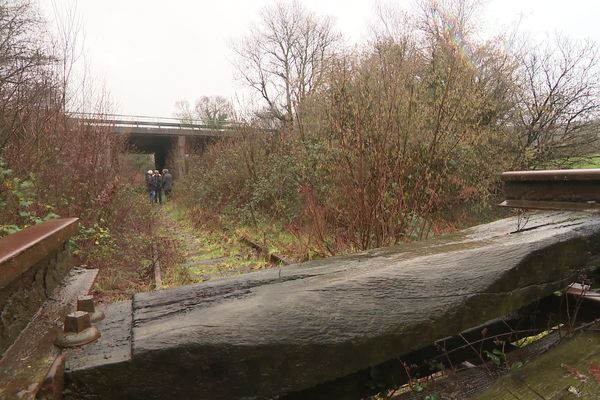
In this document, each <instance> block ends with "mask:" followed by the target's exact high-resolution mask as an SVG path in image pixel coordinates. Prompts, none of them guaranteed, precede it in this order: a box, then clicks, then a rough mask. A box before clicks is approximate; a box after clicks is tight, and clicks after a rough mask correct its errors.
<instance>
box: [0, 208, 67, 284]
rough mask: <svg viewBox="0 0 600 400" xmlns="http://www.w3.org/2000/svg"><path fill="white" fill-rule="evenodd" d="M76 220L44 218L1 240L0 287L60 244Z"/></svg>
mask: <svg viewBox="0 0 600 400" xmlns="http://www.w3.org/2000/svg"><path fill="white" fill-rule="evenodd" d="M77 221H78V219H77V218H62V219H54V220H50V221H45V222H42V223H41V224H38V225H34V226H31V227H29V228H27V229H25V230H22V231H20V232H17V233H15V234H13V235H10V236H7V237H4V238H2V239H0V289H2V288H5V287H6V286H8V285H9V284H10V283H11V282H13V281H14V280H15V279H17V278H18V277H19V276H20V275H21V274H23V273H24V272H25V271H27V270H28V269H30V268H31V267H32V266H33V265H35V264H36V263H38V262H40V261H41V260H42V259H44V258H45V257H47V256H48V255H49V254H50V253H52V252H54V251H56V250H58V249H59V248H60V246H63V245H64V243H65V242H66V241H67V240H68V239H69V238H70V237H71V236H73V235H74V234H75V232H76V231H77V226H78V224H77Z"/></svg>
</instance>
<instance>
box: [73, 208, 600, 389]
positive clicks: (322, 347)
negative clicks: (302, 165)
mask: <svg viewBox="0 0 600 400" xmlns="http://www.w3.org/2000/svg"><path fill="white" fill-rule="evenodd" d="M519 221H522V220H519V219H518V218H517V217H515V218H508V219H504V220H501V221H497V222H494V223H491V224H486V225H481V226H478V227H474V228H470V229H467V230H464V231H461V232H458V233H456V234H452V235H448V236H444V237H440V238H437V239H435V240H431V241H427V242H420V243H411V244H407V245H402V246H397V247H393V248H386V249H378V250H373V251H369V252H363V253H359V254H354V255H351V256H344V257H334V258H330V259H324V260H318V261H313V262H308V263H304V264H297V265H292V266H288V267H284V268H281V269H278V270H268V271H261V272H256V273H251V274H248V275H245V276H241V277H236V278H233V279H226V280H221V281H213V282H208V283H204V284H199V285H192V286H185V287H179V288H175V289H170V290H162V291H158V292H152V293H142V294H137V295H135V296H134V299H133V301H132V306H131V309H129V308H128V307H127V306H113V307H111V308H109V309H108V310H107V314H108V318H107V322H106V324H107V325H105V326H103V325H102V324H100V325H99V328H100V329H101V330H102V331H103V337H105V336H106V335H113V331H114V332H116V333H118V334H117V336H119V337H120V338H121V339H119V340H118V341H117V342H118V343H119V344H118V345H116V346H115V348H116V350H115V351H116V352H117V353H118V354H125V353H123V352H122V350H123V348H125V347H127V344H128V345H129V348H130V349H131V353H130V354H129V356H124V357H122V356H113V355H112V354H111V348H112V346H113V345H112V344H111V343H110V342H106V343H105V342H102V339H101V341H99V342H98V344H97V345H95V346H91V347H86V348H84V349H83V350H80V351H78V352H73V353H70V354H68V355H67V385H68V387H69V393H70V394H69V396H71V397H70V398H77V399H95V398H102V399H167V398H177V399H235V398H240V399H266V398H274V397H277V396H281V395H285V394H286V393H291V392H297V391H301V390H304V389H307V388H310V387H313V386H315V385H317V384H319V383H323V382H326V381H331V380H333V379H336V378H339V377H343V376H346V375H349V374H351V373H353V372H355V371H358V370H362V369H365V368H368V367H369V366H373V365H377V364H380V363H382V362H385V361H386V360H390V359H393V358H395V357H398V356H400V355H403V354H406V353H408V352H410V351H414V350H417V349H419V348H422V347H425V346H427V345H429V344H431V343H433V342H434V341H436V340H438V339H440V338H443V337H446V336H451V335H455V334H457V333H459V332H461V331H463V330H465V329H467V328H469V327H473V326H476V325H478V324H480V323H483V322H485V321H488V320H490V319H493V318H496V317H500V316H502V315H505V314H507V313H508V312H510V311H512V310H515V309H517V308H520V307H522V306H524V305H526V304H529V303H531V302H532V301H535V300H537V299H539V298H542V297H544V296H547V295H548V294H550V293H552V292H553V291H555V290H559V289H562V288H564V287H566V286H567V285H568V284H569V283H570V282H571V281H572V280H573V279H574V277H576V276H577V275H578V274H580V273H582V272H586V271H591V270H594V269H595V268H596V267H597V266H598V265H600V215H599V214H596V213H573V212H568V213H567V212H554V213H540V214H533V215H531V216H530V218H529V220H528V222H527V224H526V226H524V227H522V226H521V227H519V226H518V225H519ZM518 228H521V229H520V230H518ZM111 313H113V316H112V317H111V316H110V314H111ZM111 318H112V319H111ZM129 318H131V329H130V330H128V327H127V323H126V322H123V323H122V324H115V322H114V321H128V320H129ZM110 321H113V322H110ZM109 324H112V325H109ZM100 353H105V354H107V358H106V359H105V361H106V362H102V359H101V358H99V357H98V354H100ZM98 360H100V362H98Z"/></svg>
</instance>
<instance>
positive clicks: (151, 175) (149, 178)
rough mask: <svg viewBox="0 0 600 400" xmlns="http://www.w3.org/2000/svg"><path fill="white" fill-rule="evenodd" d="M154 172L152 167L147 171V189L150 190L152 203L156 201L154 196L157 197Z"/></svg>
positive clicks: (149, 194)
mask: <svg viewBox="0 0 600 400" xmlns="http://www.w3.org/2000/svg"><path fill="white" fill-rule="evenodd" d="M153 179H154V172H152V170H151V169H149V170H148V172H146V190H147V191H148V199H149V200H150V203H154V197H155V195H156V194H155V192H154V182H153Z"/></svg>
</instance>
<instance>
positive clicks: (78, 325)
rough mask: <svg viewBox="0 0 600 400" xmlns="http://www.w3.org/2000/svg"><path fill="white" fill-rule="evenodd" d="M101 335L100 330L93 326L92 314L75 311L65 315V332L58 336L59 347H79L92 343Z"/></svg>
mask: <svg viewBox="0 0 600 400" xmlns="http://www.w3.org/2000/svg"><path fill="white" fill-rule="evenodd" d="M99 337H100V331H99V330H98V329H97V328H96V327H95V326H92V323H91V321H90V314H89V313H87V312H85V311H75V312H72V313H70V314H68V315H67V316H66V317H65V325H64V328H63V332H60V334H59V335H58V337H57V338H56V342H55V343H56V345H57V346H58V347H77V346H82V345H84V344H87V343H91V342H93V341H94V340H96V339H98V338H99Z"/></svg>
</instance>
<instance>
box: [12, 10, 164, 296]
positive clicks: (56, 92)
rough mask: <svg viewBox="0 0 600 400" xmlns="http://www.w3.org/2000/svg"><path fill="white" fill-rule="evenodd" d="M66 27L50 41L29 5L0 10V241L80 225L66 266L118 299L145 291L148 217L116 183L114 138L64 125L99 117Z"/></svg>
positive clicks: (119, 169) (118, 146)
mask: <svg viewBox="0 0 600 400" xmlns="http://www.w3.org/2000/svg"><path fill="white" fill-rule="evenodd" d="M68 17H69V16H68V15H67V19H65V20H63V21H62V24H61V26H60V29H59V31H60V35H59V37H56V38H53V37H50V35H49V34H48V33H47V30H46V27H45V25H44V21H43V20H42V19H41V18H40V17H39V16H38V15H37V13H36V10H35V8H34V6H33V4H32V3H30V2H28V1H27V0H0V37H1V39H2V40H0V60H1V62H0V208H1V210H2V212H0V236H5V235H7V234H10V233H14V232H16V231H19V230H21V229H23V228H25V227H27V226H30V225H33V224H36V223H39V222H41V221H43V220H45V219H49V218H56V217H59V216H60V217H78V218H80V231H79V234H78V235H77V236H76V238H75V242H74V246H75V248H74V250H73V253H74V255H75V257H76V258H77V260H78V261H79V264H82V265H89V266H93V267H96V268H100V270H101V271H100V274H99V277H98V280H97V282H96V290H98V291H100V290H101V291H103V292H104V293H105V294H106V295H107V296H108V298H109V299H114V298H121V297H123V295H124V294H126V293H130V292H133V291H137V290H142V289H143V288H145V287H148V286H149V280H148V279H147V275H148V266H149V264H148V260H147V257H149V255H150V252H149V250H148V249H149V244H150V242H151V230H150V227H151V226H150V223H149V220H150V218H151V215H152V211H151V210H150V209H149V207H148V205H147V204H146V201H145V196H144V195H143V194H142V193H138V192H136V191H135V190H133V189H132V187H131V186H130V185H128V183H127V181H126V179H123V178H122V177H124V176H127V174H126V173H125V172H124V168H126V167H127V166H126V165H125V164H123V163H121V157H119V153H121V152H122V151H123V150H124V141H123V138H119V137H117V136H116V135H114V134H112V133H111V132H110V131H108V129H107V128H106V127H100V126H93V125H89V124H87V125H84V124H79V123H76V122H75V121H74V120H73V119H72V118H71V117H70V113H69V112H68V111H73V110H77V111H90V112H93V113H98V114H101V113H102V112H104V110H106V104H107V101H106V99H105V98H103V97H102V96H99V97H98V96H94V93H93V91H92V89H91V88H89V87H87V86H86V85H85V82H77V81H76V80H75V79H74V77H73V76H74V74H73V63H74V60H75V58H76V53H77V48H76V43H75V42H76V37H77V27H76V25H75V24H74V23H73V21H72V20H69V19H68ZM93 98H95V99H96V100H95V101H91V100H90V99H93ZM83 99H86V100H83ZM111 293H112V294H111Z"/></svg>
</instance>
